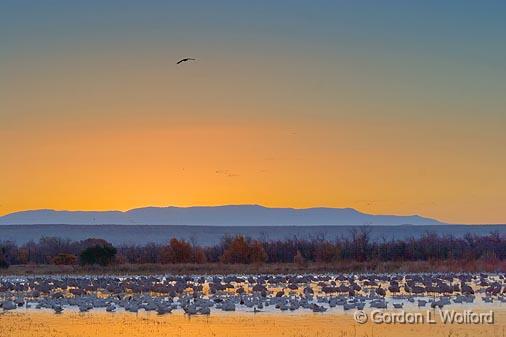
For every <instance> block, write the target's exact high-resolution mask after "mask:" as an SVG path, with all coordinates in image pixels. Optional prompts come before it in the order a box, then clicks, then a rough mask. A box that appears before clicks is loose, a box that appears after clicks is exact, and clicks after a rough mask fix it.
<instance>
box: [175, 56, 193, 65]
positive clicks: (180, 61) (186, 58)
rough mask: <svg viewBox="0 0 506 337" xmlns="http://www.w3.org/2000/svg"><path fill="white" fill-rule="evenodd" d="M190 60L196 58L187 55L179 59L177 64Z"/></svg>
mask: <svg viewBox="0 0 506 337" xmlns="http://www.w3.org/2000/svg"><path fill="white" fill-rule="evenodd" d="M188 61H196V59H194V58H191V57H185V58H184V59H181V60H179V61H177V63H176V64H180V63H183V62H188Z"/></svg>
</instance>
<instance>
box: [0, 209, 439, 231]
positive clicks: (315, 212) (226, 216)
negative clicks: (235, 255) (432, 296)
mask: <svg viewBox="0 0 506 337" xmlns="http://www.w3.org/2000/svg"><path fill="white" fill-rule="evenodd" d="M0 224H2V225H16V224H70V225H87V224H123V225H128V224H137V225H138V224H147V225H210V226H274V225H278V226H280V225H306V226H311V225H315V226H316V225H404V224H411V225H440V224H442V223H441V222H439V221H437V220H434V219H430V218H425V217H421V216H418V215H411V216H399V215H372V214H365V213H361V212H359V211H357V210H355V209H352V208H323V207H321V208H304V209H294V208H268V207H263V206H258V205H227V206H209V207H207V206H195V207H145V208H136V209H132V210H129V211H126V212H122V211H56V210H48V209H42V210H31V211H22V212H16V213H11V214H7V215H5V216H2V217H0Z"/></svg>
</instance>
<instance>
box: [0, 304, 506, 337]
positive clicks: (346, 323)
mask: <svg viewBox="0 0 506 337" xmlns="http://www.w3.org/2000/svg"><path fill="white" fill-rule="evenodd" d="M505 323H506V311H505V310H499V311H498V312H496V313H495V323H494V324H490V325H489V324H485V325H474V324H464V325H457V324H451V325H447V324H441V323H439V324H417V325H406V324H390V325H386V324H372V323H370V322H368V323H366V324H358V323H356V322H355V321H354V319H353V316H352V315H349V314H340V313H327V314H323V315H322V314H313V313H303V314H300V313H299V314H288V313H287V314H270V313H269V314H268V313H261V314H252V313H225V314H214V315H210V316H193V317H187V316H184V315H183V314H179V313H175V314H171V315H164V316H158V315H156V314H151V313H150V314H146V313H139V314H137V315H136V314H131V313H113V314H111V313H104V312H94V313H84V314H81V313H76V312H65V313H63V314H59V315H56V314H53V313H49V312H32V311H28V312H5V313H2V314H0V337H116V336H126V337H158V336H164V337H167V336H181V337H183V336H184V337H192V336H206V337H207V336H219V337H227V336H231V337H232V336H234V337H235V336H254V337H263V336H266V337H276V336H279V337H281V336H283V337H290V336H293V337H304V336H308V337H309V336H311V337H316V336H321V337H324V336H339V337H360V336H364V337H365V336H367V337H373V336H374V337H381V336H385V337H397V336H399V337H401V336H402V337H410V336H416V337H423V336H430V337H438V336H441V337H443V336H444V337H459V336H462V337H464V336H468V337H475V336H480V337H489V336H493V337H496V336H497V337H504V336H505V326H506V324H505Z"/></svg>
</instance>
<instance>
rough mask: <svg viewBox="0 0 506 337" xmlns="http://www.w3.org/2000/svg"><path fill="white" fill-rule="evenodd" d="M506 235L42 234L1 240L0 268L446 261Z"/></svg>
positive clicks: (492, 254) (493, 245) (494, 244)
mask: <svg viewBox="0 0 506 337" xmlns="http://www.w3.org/2000/svg"><path fill="white" fill-rule="evenodd" d="M505 258H506V236H505V235H504V234H502V235H501V234H499V233H497V232H496V233H491V234H489V235H485V236H478V235H472V234H467V235H465V236H463V237H455V236H452V235H437V234H434V233H426V234H424V235H423V236H421V237H419V238H409V239H404V240H375V241H373V240H371V238H370V231H369V229H368V228H361V229H359V230H354V231H353V232H352V233H351V235H350V237H348V238H342V237H341V238H335V239H334V240H328V239H326V238H325V237H323V236H320V237H315V238H311V239H299V238H297V237H294V238H292V239H286V240H277V241H263V240H262V241H260V240H254V239H250V238H246V237H244V236H235V237H224V238H223V239H222V240H221V242H220V243H219V244H217V245H214V246H199V245H196V244H194V243H191V242H189V241H185V240H180V239H176V238H172V239H170V240H169V241H168V242H167V243H166V244H156V243H149V244H146V245H119V246H117V247H113V245H112V244H110V243H108V242H107V241H105V240H102V239H87V240H83V241H72V240H68V239H62V238H57V237H43V238H41V239H40V240H39V241H38V242H34V241H30V242H27V243H25V244H23V245H19V246H18V245H16V244H15V243H14V242H10V241H2V242H0V267H4V268H5V267H8V266H9V265H12V264H61V265H73V264H81V265H85V264H97V265H108V264H112V263H116V264H123V263H130V264H143V263H161V264H168V263H196V264H202V263H207V262H212V263H216V262H221V263H226V264H255V263H297V264H304V263H309V262H324V263H333V262H339V261H357V262H367V261H388V262H390V261H433V260H437V261H442V260H450V259H453V260H468V261H470V260H479V259H487V260H504V259H505Z"/></svg>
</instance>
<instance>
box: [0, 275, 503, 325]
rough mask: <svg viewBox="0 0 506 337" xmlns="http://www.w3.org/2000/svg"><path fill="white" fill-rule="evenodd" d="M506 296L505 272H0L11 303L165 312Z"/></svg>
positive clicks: (2, 300)
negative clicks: (13, 274) (37, 274)
mask: <svg viewBox="0 0 506 337" xmlns="http://www.w3.org/2000/svg"><path fill="white" fill-rule="evenodd" d="M472 303H480V304H485V305H486V304H490V303H495V304H496V305H503V304H504V303H506V281H505V275H504V274H483V273H482V274H469V273H440V274H319V275H249V276H248V275H246V276H245V275H227V276H174V275H164V276H126V277H114V276H100V277H94V276H82V277H75V276H45V277H42V276H40V277H26V278H17V277H5V278H2V279H0V308H1V309H3V310H4V311H9V310H19V309H22V308H26V309H48V310H52V311H54V312H55V313H61V312H62V311H64V310H65V309H69V310H78V311H80V312H87V311H90V310H93V309H102V310H105V311H107V312H115V311H119V310H122V311H126V312H133V313H137V312H139V311H141V310H144V311H146V312H157V313H158V314H160V315H163V314H168V313H171V312H172V311H174V310H182V311H184V313H186V314H188V315H197V314H200V315H208V314H210V313H211V310H221V311H236V310H242V311H251V312H254V313H257V312H262V311H275V310H280V311H298V310H307V311H313V312H325V311H327V310H329V309H332V308H337V309H339V308H341V309H342V310H344V311H346V310H351V309H359V310H362V309H364V308H377V309H388V308H393V309H402V308H403V307H404V305H408V306H409V305H411V306H415V307H431V308H443V307H444V306H448V305H454V304H455V305H458V304H472Z"/></svg>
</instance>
